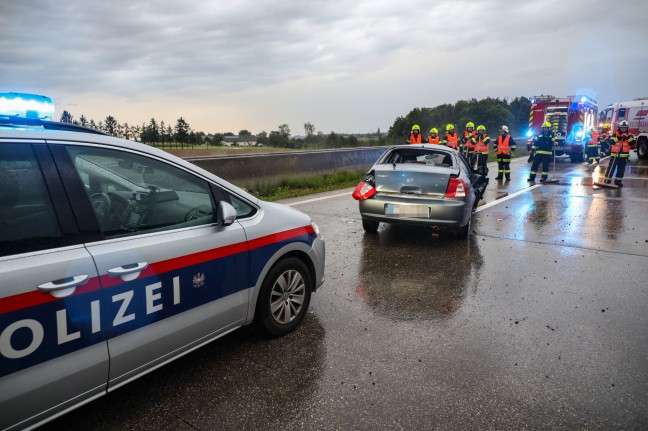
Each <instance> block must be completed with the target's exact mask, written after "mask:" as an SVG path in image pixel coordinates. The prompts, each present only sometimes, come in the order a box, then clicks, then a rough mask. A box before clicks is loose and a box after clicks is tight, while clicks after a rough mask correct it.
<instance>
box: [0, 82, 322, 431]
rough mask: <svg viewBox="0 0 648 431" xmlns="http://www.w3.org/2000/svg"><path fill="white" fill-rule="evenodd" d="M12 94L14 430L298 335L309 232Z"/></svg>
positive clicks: (2, 241)
mask: <svg viewBox="0 0 648 431" xmlns="http://www.w3.org/2000/svg"><path fill="white" fill-rule="evenodd" d="M52 116H53V105H52V103H51V99H49V98H47V97H43V96H34V95H25V94H17V93H4V94H0V429H24V428H33V427H35V426H38V425H40V424H42V423H44V422H46V421H48V420H51V419H53V418H55V417H57V416H60V415H62V414H64V413H66V412H67V411H70V410H71V409H73V408H75V407H78V406H80V405H82V404H84V403H87V402H89V401H91V400H93V399H95V398H98V397H100V396H102V395H105V394H106V393H107V392H110V391H112V390H115V389H117V388H119V387H120V386H122V385H124V384H126V383H128V382H130V381H131V380H133V379H135V378H137V377H139V376H141V375H143V374H145V373H148V372H150V371H152V370H154V369H156V368H158V367H160V366H162V365H164V364H166V363H168V362H169V361H171V360H173V359H176V358H178V357H180V356H182V355H184V354H186V353H188V352H190V351H192V350H194V349H196V348H198V347H201V346H203V345H204V344H206V343H208V342H210V341H212V340H214V339H216V338H219V337H221V336H223V335H225V334H227V333H229V332H232V331H234V330H235V329H237V328H239V327H241V326H243V325H246V324H249V323H252V322H253V321H255V323H257V324H258V325H259V326H260V327H261V328H263V329H265V330H266V331H267V332H269V333H270V334H272V335H274V336H280V335H283V334H286V333H288V332H290V331H292V330H293V329H295V328H296V327H297V325H299V323H300V322H301V320H302V318H303V317H304V315H305V313H306V310H307V308H308V305H309V301H310V297H311V293H312V292H313V291H315V290H316V289H317V288H318V287H319V286H321V284H322V282H323V278H324V254H325V251H324V250H325V247H324V241H323V240H322V238H321V237H320V233H319V230H318V228H317V226H316V225H315V224H314V223H313V222H312V221H311V220H310V218H309V217H308V216H307V215H305V214H303V213H301V212H299V211H297V210H294V209H292V208H289V207H286V206H282V205H279V204H274V203H269V202H263V201H260V200H258V199H256V198H255V197H254V196H251V195H249V194H248V193H245V192H244V191H242V190H240V189H239V188H237V187H235V186H234V185H232V184H229V183H228V182H226V181H223V180H222V179H220V178H218V177H217V176H215V175H213V174H211V173H209V172H207V171H205V170H202V169H200V168H198V167H197V166H195V165H192V164H190V163H188V162H185V161H183V160H182V159H179V158H177V157H174V156H172V155H170V154H168V153H165V152H163V151H160V150H157V149H155V148H152V147H149V146H146V145H143V144H139V143H136V142H131V141H127V140H123V139H117V138H113V137H109V136H105V135H103V134H101V133H99V132H97V131H94V130H90V129H86V128H82V127H78V126H75V125H72V124H64V123H56V122H52V121H48V120H47V119H44V118H46V117H50V118H51V117H52Z"/></svg>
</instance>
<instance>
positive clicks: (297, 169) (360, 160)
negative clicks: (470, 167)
mask: <svg viewBox="0 0 648 431" xmlns="http://www.w3.org/2000/svg"><path fill="white" fill-rule="evenodd" d="M491 139H493V138H491ZM495 139H496V138H495ZM514 139H515V142H516V143H517V145H518V146H522V145H525V146H526V138H524V137H518V138H514ZM387 148H389V146H384V147H358V148H341V149H337V148H336V149H325V150H312V151H290V152H283V153H254V154H241V155H239V154H237V155H223V156H208V157H184V159H185V160H187V161H189V162H191V163H193V164H195V165H197V166H200V167H201V168H203V169H205V170H207V171H209V172H211V173H213V174H215V175H218V176H219V177H221V178H223V179H225V180H227V181H229V182H231V183H234V184H237V185H239V186H250V185H253V184H258V183H271V182H276V181H280V180H281V179H282V178H285V177H289V176H307V175H323V174H330V173H332V172H335V171H342V170H353V169H369V168H370V167H371V165H373V164H374V162H375V161H376V160H377V159H378V158H379V157H380V156H381V155H382V154H383V153H384V152H385V150H386V149H387Z"/></svg>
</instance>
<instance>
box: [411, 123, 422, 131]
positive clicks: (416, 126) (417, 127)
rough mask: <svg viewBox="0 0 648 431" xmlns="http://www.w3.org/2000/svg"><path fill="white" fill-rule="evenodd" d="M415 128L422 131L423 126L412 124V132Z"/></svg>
mask: <svg viewBox="0 0 648 431" xmlns="http://www.w3.org/2000/svg"><path fill="white" fill-rule="evenodd" d="M414 130H418V131H421V127H420V126H419V125H418V124H414V125H413V126H412V132H413V131H414Z"/></svg>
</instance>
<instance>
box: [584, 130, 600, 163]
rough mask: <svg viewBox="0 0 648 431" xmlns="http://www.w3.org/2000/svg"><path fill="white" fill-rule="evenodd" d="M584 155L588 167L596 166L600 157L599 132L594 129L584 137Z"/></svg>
mask: <svg viewBox="0 0 648 431" xmlns="http://www.w3.org/2000/svg"><path fill="white" fill-rule="evenodd" d="M585 142H587V145H586V146H585V154H587V163H589V164H590V165H595V164H597V163H598V162H599V161H600V160H601V157H600V155H599V153H600V152H601V143H600V141H599V132H598V130H596V127H592V128H591V129H590V132H589V133H588V135H587V136H586V137H585Z"/></svg>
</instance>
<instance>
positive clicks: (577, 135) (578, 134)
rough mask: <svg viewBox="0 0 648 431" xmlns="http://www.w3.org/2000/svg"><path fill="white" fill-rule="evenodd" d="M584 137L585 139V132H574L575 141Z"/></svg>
mask: <svg viewBox="0 0 648 431" xmlns="http://www.w3.org/2000/svg"><path fill="white" fill-rule="evenodd" d="M584 137H585V132H583V131H582V130H579V131H578V132H576V139H583V138H584Z"/></svg>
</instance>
